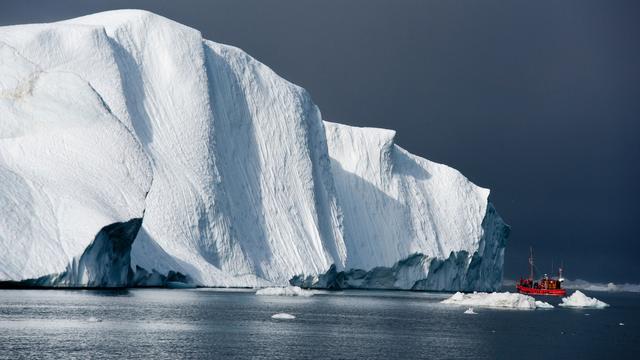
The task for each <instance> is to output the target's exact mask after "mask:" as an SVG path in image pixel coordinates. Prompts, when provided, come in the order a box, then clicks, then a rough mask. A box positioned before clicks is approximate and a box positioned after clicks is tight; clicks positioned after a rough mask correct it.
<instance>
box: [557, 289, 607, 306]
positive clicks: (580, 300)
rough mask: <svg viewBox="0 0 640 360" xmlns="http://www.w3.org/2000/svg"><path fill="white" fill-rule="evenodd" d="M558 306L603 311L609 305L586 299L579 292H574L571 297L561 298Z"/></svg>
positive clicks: (585, 296) (593, 299)
mask: <svg viewBox="0 0 640 360" xmlns="http://www.w3.org/2000/svg"><path fill="white" fill-rule="evenodd" d="M558 306H562V307H572V308H596V309H604V308H606V307H608V306H609V304H607V303H605V302H603V301H600V300H598V299H596V298H592V297H588V296H587V295H585V294H583V293H582V292H581V291H580V290H576V291H575V292H574V293H573V294H571V296H568V297H565V298H562V303H560V304H559V305H558Z"/></svg>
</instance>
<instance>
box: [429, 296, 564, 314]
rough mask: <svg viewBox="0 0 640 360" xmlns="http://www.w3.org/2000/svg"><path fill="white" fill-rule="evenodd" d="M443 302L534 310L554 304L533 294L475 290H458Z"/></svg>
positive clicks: (550, 306) (548, 307)
mask: <svg viewBox="0 0 640 360" xmlns="http://www.w3.org/2000/svg"><path fill="white" fill-rule="evenodd" d="M441 303H443V304H449V305H460V306H476V307H489V308H507V309H524V310H534V309H537V308H541V309H550V308H553V305H551V304H549V303H546V302H543V301H537V300H536V299H534V298H533V297H531V296H528V295H523V294H518V293H510V292H500V293H499V292H494V293H484V292H474V293H471V294H464V293H461V292H457V293H455V294H453V295H452V296H451V297H450V298H448V299H445V300H443V301H442V302H441Z"/></svg>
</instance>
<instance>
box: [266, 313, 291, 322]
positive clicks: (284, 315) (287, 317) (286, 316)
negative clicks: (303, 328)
mask: <svg viewBox="0 0 640 360" xmlns="http://www.w3.org/2000/svg"><path fill="white" fill-rule="evenodd" d="M271 318H272V319H278V320H293V319H295V318H296V317H295V316H293V315H291V314H287V313H277V314H273V315H271Z"/></svg>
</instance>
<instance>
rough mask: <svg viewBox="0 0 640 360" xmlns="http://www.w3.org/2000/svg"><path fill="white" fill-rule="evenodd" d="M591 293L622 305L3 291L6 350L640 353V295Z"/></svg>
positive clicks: (268, 354)
mask: <svg viewBox="0 0 640 360" xmlns="http://www.w3.org/2000/svg"><path fill="white" fill-rule="evenodd" d="M588 295H591V296H596V297H597V298H599V299H601V300H603V301H605V302H608V303H610V304H611V307H610V308H608V309H604V310H569V309H563V308H555V309H553V310H535V311H522V310H520V311H517V310H489V309H480V308H476V312H478V315H467V314H464V313H463V311H464V310H465V308H459V307H455V306H454V307H451V306H445V305H442V304H439V301H440V300H442V299H443V298H445V297H447V296H448V295H447V294H429V293H415V292H393V291H345V292H332V293H326V294H317V295H315V296H313V297H310V298H299V297H266V296H256V295H254V294H253V292H249V291H221V290H211V289H194V290H160V289H140V290H128V291H93V290H91V291H62V290H0V358H3V359H4V358H6V359H17V358H73V357H75V358H141V357H142V358H171V359H173V358H254V359H310V358H325V359H390V358H400V359H412V358H464V359H496V358H504V359H516V358H517V359H528V358H531V359H542V358H551V359H556V358H565V359H603V358H604V359H622V358H626V359H640V294H628V293H588ZM551 302H552V303H554V304H556V303H557V300H555V301H554V300H551ZM279 312H286V313H290V314H293V315H295V316H296V319H294V320H274V319H271V315H273V314H274V313H279ZM620 323H624V325H620Z"/></svg>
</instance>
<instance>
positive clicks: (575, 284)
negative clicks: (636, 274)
mask: <svg viewBox="0 0 640 360" xmlns="http://www.w3.org/2000/svg"><path fill="white" fill-rule="evenodd" d="M563 286H564V287H565V288H566V289H576V290H578V289H580V290H587V291H599V292H640V284H629V283H625V284H615V283H612V282H609V283H598V282H589V281H586V280H582V279H576V280H566V281H565V283H564V284H563Z"/></svg>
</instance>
